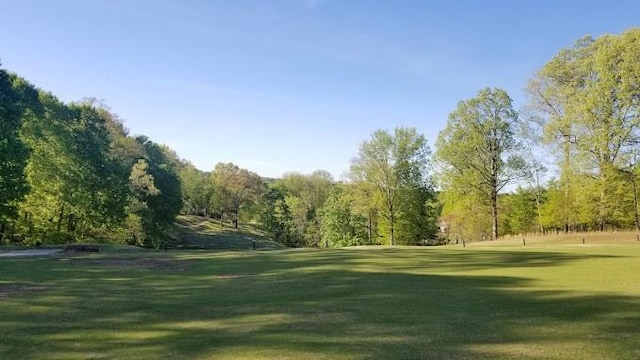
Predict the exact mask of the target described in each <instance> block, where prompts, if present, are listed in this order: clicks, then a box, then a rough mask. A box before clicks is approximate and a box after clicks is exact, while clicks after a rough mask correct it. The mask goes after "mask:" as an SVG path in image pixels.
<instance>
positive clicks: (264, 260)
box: [0, 245, 640, 359]
mask: <svg viewBox="0 0 640 360" xmlns="http://www.w3.org/2000/svg"><path fill="white" fill-rule="evenodd" d="M0 274H1V275H0V359H114V358H115V359H117V358H122V359H125V358H126V359H181V358H184V359H411V358H414V359H415V358H420V359H478V358H490V359H495V358H505V359H513V358H524V359H527V358H541V359H569V358H571V359H589V358H591V359H637V358H640V245H636V246H631V245H629V246H621V245H619V246H611V247H605V246H599V247H595V246H591V247H589V246H584V247H580V246H566V247H561V246H554V247H543V246H540V247H533V246H527V247H511V248H509V247H499V248H498V247H496V248H487V247H467V248H464V249H463V248H461V247H438V248H435V247H431V248H384V247H381V248H359V249H343V250H282V251H256V252H254V251H234V252H206V251H190V252H189V251H169V252H145V251H142V252H122V253H121V252H117V251H112V252H108V253H100V254H93V255H89V256H77V255H75V256H70V255H59V256H57V257H51V258H22V259H17V258H16V259H0Z"/></svg>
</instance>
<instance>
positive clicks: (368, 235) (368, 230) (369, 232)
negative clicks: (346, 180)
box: [367, 212, 638, 245]
mask: <svg viewBox="0 0 640 360" xmlns="http://www.w3.org/2000/svg"><path fill="white" fill-rule="evenodd" d="M368 215H369V216H367V219H368V220H369V227H368V229H367V237H368V238H369V245H371V235H372V234H371V232H372V229H371V227H372V224H371V212H369V214H368ZM637 218H638V217H637V216H636V219H637Z"/></svg>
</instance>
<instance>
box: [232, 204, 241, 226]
mask: <svg viewBox="0 0 640 360" xmlns="http://www.w3.org/2000/svg"><path fill="white" fill-rule="evenodd" d="M238 212H240V210H239V209H237V208H236V209H233V227H234V228H235V229H237V228H238Z"/></svg>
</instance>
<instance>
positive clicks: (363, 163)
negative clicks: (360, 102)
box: [351, 128, 436, 245]
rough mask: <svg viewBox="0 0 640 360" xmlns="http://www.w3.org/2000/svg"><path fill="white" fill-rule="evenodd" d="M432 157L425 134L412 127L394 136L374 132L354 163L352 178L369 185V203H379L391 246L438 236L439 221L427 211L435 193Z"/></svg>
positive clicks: (395, 132)
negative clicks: (432, 181) (431, 165)
mask: <svg viewBox="0 0 640 360" xmlns="http://www.w3.org/2000/svg"><path fill="white" fill-rule="evenodd" d="M429 155H430V150H429V147H428V145H427V142H426V139H425V138H424V136H423V135H420V134H418V133H417V132H416V130H415V129H413V128H396V129H395V130H394V133H393V134H390V133H389V132H387V131H383V130H378V131H376V132H374V133H373V135H372V136H371V139H370V140H369V141H365V142H363V143H362V145H361V146H360V151H359V154H358V157H356V158H355V159H354V160H353V163H352V165H351V179H352V180H353V181H354V182H355V183H364V184H367V185H365V187H366V188H367V189H368V190H369V192H368V194H367V195H368V196H369V201H371V202H372V203H376V204H379V206H380V207H379V209H380V211H379V212H378V214H380V215H381V216H382V217H383V218H384V219H385V220H386V222H385V223H384V224H380V225H382V226H380V229H381V230H383V231H385V232H387V233H388V234H389V243H390V244H391V245H396V244H398V243H400V241H401V242H402V243H418V242H420V241H423V240H426V239H429V238H431V237H433V236H434V235H435V231H434V229H435V222H436V218H435V217H431V216H430V215H433V214H431V212H430V211H429V210H428V209H427V208H426V207H427V206H428V204H427V201H426V200H427V198H428V197H430V196H431V195H428V194H429V193H430V192H432V190H431V179H430V177H429V173H428V171H429V161H428V156H429ZM361 194H364V193H361ZM416 195H418V200H417V201H416V198H415V196H416ZM423 195H426V196H423ZM423 200H424V201H423ZM398 224H402V226H400V227H399V226H398Z"/></svg>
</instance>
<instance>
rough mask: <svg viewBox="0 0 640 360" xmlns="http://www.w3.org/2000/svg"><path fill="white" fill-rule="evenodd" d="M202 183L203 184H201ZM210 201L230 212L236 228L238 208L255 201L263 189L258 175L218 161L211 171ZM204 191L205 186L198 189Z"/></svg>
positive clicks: (222, 209) (224, 211) (222, 210)
mask: <svg viewBox="0 0 640 360" xmlns="http://www.w3.org/2000/svg"><path fill="white" fill-rule="evenodd" d="M203 185H204V184H203ZM211 185H212V188H213V190H212V193H213V197H212V202H213V204H214V206H215V207H216V208H217V209H219V210H220V212H221V214H220V216H221V217H222V216H223V215H224V213H226V212H228V211H229V212H231V213H232V214H233V215H234V217H233V224H234V228H236V229H237V228H238V220H239V216H240V210H241V208H243V207H247V206H249V205H250V204H251V203H253V202H255V201H256V200H257V199H258V198H259V197H260V194H261V193H262V192H263V191H264V183H263V182H262V179H261V178H260V176H259V175H258V174H256V173H253V172H250V171H249V170H246V169H241V168H239V167H238V166H237V165H234V164H232V163H227V164H224V163H219V164H217V165H216V167H215V169H214V170H213V172H212V173H211ZM200 191H202V192H205V193H206V191H207V190H206V188H205V189H203V190H200Z"/></svg>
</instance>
